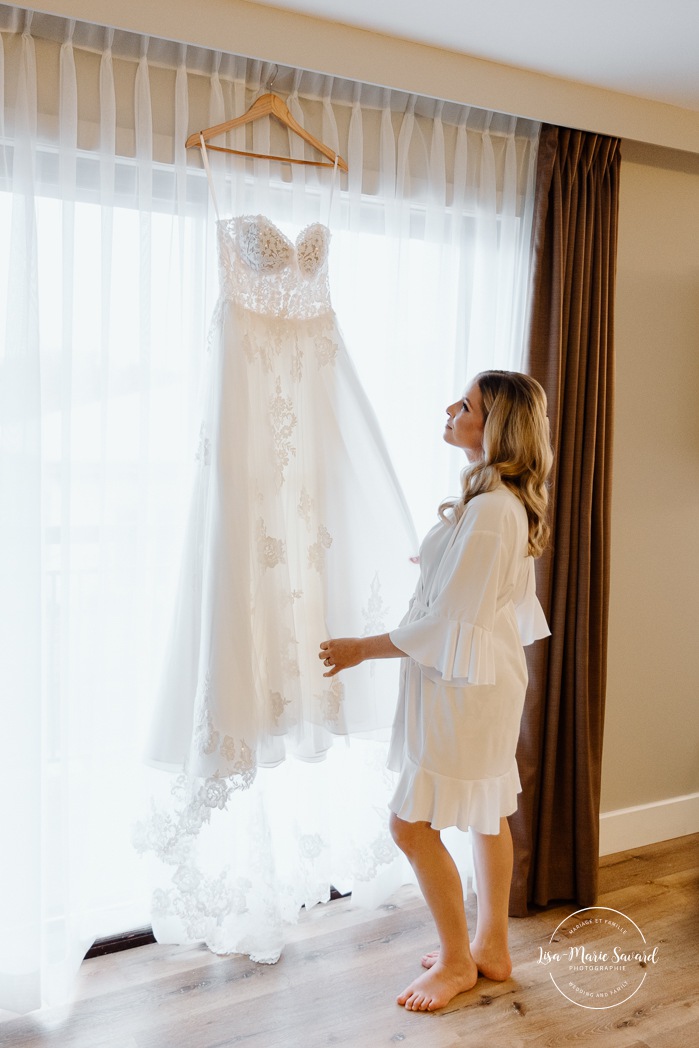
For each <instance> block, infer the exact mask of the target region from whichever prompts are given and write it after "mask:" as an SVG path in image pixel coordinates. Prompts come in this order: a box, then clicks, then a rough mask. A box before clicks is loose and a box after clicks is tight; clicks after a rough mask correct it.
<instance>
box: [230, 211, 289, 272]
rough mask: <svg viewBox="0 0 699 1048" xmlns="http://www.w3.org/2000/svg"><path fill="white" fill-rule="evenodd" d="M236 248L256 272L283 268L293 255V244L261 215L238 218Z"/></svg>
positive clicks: (274, 270)
mask: <svg viewBox="0 0 699 1048" xmlns="http://www.w3.org/2000/svg"><path fill="white" fill-rule="evenodd" d="M238 250H239V251H240V255H241V258H243V259H244V261H245V262H246V264H247V265H248V266H250V268H251V269H254V270H255V271H256V272H258V273H274V272H276V271H277V270H279V269H284V268H285V267H286V266H288V265H289V263H290V262H291V261H292V259H293V257H294V248H293V245H292V244H291V243H290V242H289V241H288V240H287V238H286V237H285V236H284V235H283V233H281V231H280V230H278V229H277V228H276V226H274V225H272V223H271V222H270V221H269V220H267V219H265V218H264V217H263V216H261V215H258V216H255V217H253V218H242V219H240V223H239V229H238Z"/></svg>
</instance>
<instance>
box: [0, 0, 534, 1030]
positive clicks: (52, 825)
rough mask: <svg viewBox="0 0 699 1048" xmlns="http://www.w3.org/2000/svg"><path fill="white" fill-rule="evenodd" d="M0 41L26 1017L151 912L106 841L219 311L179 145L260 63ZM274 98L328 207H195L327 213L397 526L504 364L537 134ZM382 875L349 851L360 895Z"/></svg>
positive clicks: (304, 87) (130, 761)
mask: <svg viewBox="0 0 699 1048" xmlns="http://www.w3.org/2000/svg"><path fill="white" fill-rule="evenodd" d="M0 29H2V37H1V40H0V73H1V74H2V75H1V76H0V92H2V101H3V104H2V106H0V330H2V331H3V332H4V344H3V347H2V356H1V357H0V565H1V567H0V645H1V652H0V691H1V694H2V706H1V710H2V713H1V721H2V722H1V724H0V826H1V828H2V840H3V853H4V854H3V859H2V862H1V863H0V1009H4V1010H6V1011H9V1012H25V1011H29V1010H32V1009H35V1008H38V1007H40V1006H42V1005H49V1004H55V1003H58V1002H62V1001H65V1000H67V999H69V998H70V995H71V987H72V982H73V978H74V974H75V972H76V970H77V968H78V967H79V965H80V962H81V960H82V957H83V956H84V953H85V951H86V949H87V948H88V947H89V946H90V944H91V943H92V941H93V940H94V939H95V938H96V937H98V936H100V935H104V934H109V933H111V932H115V931H120V930H123V929H126V928H130V927H135V926H138V925H142V924H144V923H147V922H148V920H149V912H150V904H149V885H150V872H149V871H147V867H146V866H145V864H144V863H143V862H142V860H141V859H140V858H139V857H138V856H137V855H136V853H135V852H134V849H133V847H132V842H131V828H132V824H133V823H134V821H135V820H137V819H138V818H139V815H140V813H141V810H142V804H143V777H144V773H143V772H142V764H141V751H142V745H143V738H144V736H145V734H146V731H147V727H148V722H149V716H150V710H151V705H152V700H153V696H154V694H155V690H156V684H157V680H158V677H159V674H160V668H161V660H162V655H163V649H164V645H165V640H166V630H167V624H168V614H169V609H170V606H171V602H172V597H173V591H174V586H175V578H176V572H177V565H178V555H179V547H180V542H181V539H182V533H183V530H184V523H185V512H186V499H187V494H188V479H189V474H190V465H191V460H192V456H193V454H194V450H195V448H196V443H197V425H198V421H197V414H196V403H197V385H198V382H199V378H200V374H201V368H200V364H201V361H202V358H203V348H204V346H205V342H206V328H207V322H208V316H209V313H210V310H211V308H212V305H213V302H214V299H215V293H216V287H215V281H216V270H215V261H214V258H213V237H212V229H213V212H212V210H211V204H210V200H209V194H208V188H207V186H206V182H205V179H204V178H203V175H202V171H201V165H200V161H199V158H198V156H197V154H196V152H194V153H190V154H188V155H186V154H185V149H184V140H185V138H186V136H187V134H188V133H189V132H190V131H191V130H193V129H196V128H198V127H206V126H209V125H211V124H214V123H217V122H220V121H221V120H223V119H225V118H227V117H229V116H230V115H233V114H238V113H240V112H242V111H243V110H244V109H245V108H246V107H247V105H249V104H250V102H251V101H252V99H253V98H254V97H255V95H256V93H257V92H258V91H259V90H260V89H264V85H265V81H266V80H267V78H268V77H269V75H270V73H271V72H272V70H270V69H269V67H267V66H263V65H262V64H260V63H259V62H255V61H252V60H249V59H240V58H236V57H234V56H230V55H223V54H215V53H211V52H205V51H201V50H197V49H194V48H188V47H183V46H180V45H173V44H170V43H168V42H166V41H160V40H154V39H150V40H149V39H145V38H144V39H142V38H138V37H135V36H133V35H131V34H126V33H121V32H118V31H117V32H115V31H113V30H109V29H104V28H101V27H96V26H87V25H82V24H80V23H74V22H70V21H63V20H60V19H57V18H53V17H51V16H44V15H34V16H32V15H31V14H28V13H25V12H23V11H21V10H20V9H18V8H10V7H4V6H0ZM274 89H275V91H276V90H278V91H279V93H280V94H282V95H283V96H285V97H287V99H288V104H289V107H290V109H291V111H292V113H294V114H295V115H296V116H297V118H298V119H299V120H300V121H301V122H302V123H303V124H304V125H305V126H306V127H308V128H309V129H310V130H311V131H312V132H313V133H314V134H316V135H317V136H318V137H320V138H322V139H323V140H324V141H325V142H327V143H328V144H330V145H331V146H333V148H337V149H339V151H340V153H342V154H343V155H344V156H345V158H346V159H347V160H348V163H349V168H350V170H349V175H348V176H345V177H344V178H343V180H342V181H341V183H340V184H339V186H338V187H337V188H336V190H335V192H334V195H333V196H332V211H330V207H331V199H330V179H329V177H328V173H327V172H324V171H320V170H319V169H314V168H308V169H307V168H303V167H300V166H293V167H285V166H284V165H280V164H274V163H269V162H265V161H248V162H243V161H241V160H239V159H234V158H232V157H216V158H215V160H214V169H215V171H214V174H215V180H216V184H217V190H218V197H219V202H220V206H221V210H222V212H223V213H240V212H242V211H254V212H258V211H259V212H264V213H266V214H267V215H269V216H270V217H271V218H272V219H273V220H275V221H277V222H278V223H279V224H280V225H281V226H282V228H285V229H287V230H288V231H289V232H295V231H297V230H298V228H300V227H301V226H303V225H305V224H306V223H308V222H311V221H315V220H317V219H319V218H320V219H321V220H326V219H327V216H328V214H329V213H330V226H331V229H332V231H333V248H332V256H331V272H332V280H333V295H334V302H335V308H336V310H337V312H338V315H339V318H340V322H341V326H342V327H343V330H344V333H345V336H346V339H347V342H348V346H349V349H350V352H351V353H352V355H353V357H354V360H355V363H356V366H357V368H358V370H359V372H360V376H361V378H362V381H363V382H364V384H365V388H366V389H367V392H368V393H369V395H370V397H371V399H372V401H373V403H374V406H375V408H376V410H377V413H378V416H379V420H380V422H381V425H382V428H383V430H384V435H385V437H386V440H387V443H388V445H389V449H390V451H391V453H392V455H393V457H394V461H395V465H396V469H397V471H398V473H399V476H400V479H401V481H402V482H403V484H404V486H405V490H406V494H407V496H408V499H409V502H410V504H411V508H412V511H413V513H414V516H415V520H416V524H417V527H418V530H419V531H421V532H422V531H424V530H425V528H426V527H428V526H429V525H430V524H431V523H432V520H433V517H434V511H435V506H436V504H437V503H438V502H439V500H440V499H441V498H442V497H443V496H444V495H445V494H446V493H447V492H449V491H450V490H452V491H453V490H455V488H456V484H457V476H458V469H459V467H460V466H461V461H460V460H459V459H458V458H456V457H454V453H453V452H450V451H449V449H447V448H445V447H444V446H443V445H442V443H441V436H440V434H441V431H442V417H443V410H444V405H445V404H446V403H448V402H450V401H451V400H452V399H453V398H454V395H455V390H456V391H458V389H459V387H460V386H462V385H463V384H464V382H465V380H466V378H467V376H468V375H469V374H473V373H474V372H475V371H477V370H478V369H479V368H481V367H484V366H506V367H507V366H517V365H518V364H519V360H520V347H521V338H522V328H523V316H522V312H523V300H524V289H525V286H526V280H527V256H528V240H529V231H530V221H531V209H532V200H533V193H532V189H533V176H534V167H535V155H536V144H537V136H538V125H534V124H531V123H525V122H522V121H517V120H515V119H514V118H511V117H503V116H499V115H495V114H487V113H483V112H481V111H474V112H469V111H467V110H464V109H462V108H460V107H457V106H454V105H450V104H447V103H441V102H435V101H434V100H428V99H422V98H417V97H414V96H406V95H401V94H399V93H396V92H389V91H384V90H382V89H379V88H373V87H368V86H364V85H358V84H348V83H345V82H341V81H339V80H333V79H332V78H325V77H320V76H317V75H314V74H308V73H302V72H299V71H294V70H288V69H280V70H278V71H277V79H276V81H275V85H274ZM247 133H248V135H251V136H252V142H253V144H254V148H255V149H258V150H260V151H266V146H267V145H269V144H271V145H274V147H275V150H276V149H280V150H292V151H298V150H299V149H301V148H302V144H301V143H300V141H299V140H296V139H290V140H288V139H287V137H286V132H284V131H282V130H281V129H279V128H277V127H270V126H269V124H265V123H259V124H255V125H253V127H252V128H251V129H248V132H247ZM243 134H244V133H243V132H240V131H239V132H236V139H235V141H234V142H233V143H232V144H240V143H241V142H242V141H243ZM280 136H281V137H280ZM250 141H251V139H250V138H248V143H249V142H250ZM401 614H402V609H396V617H397V619H398V618H399V617H400V615H401ZM343 760H344V757H343V755H342V754H340V755H339V756H338V761H339V762H342V761H343ZM371 760H372V761H373V762H374V764H376V763H377V762H376V755H375V754H373V752H372V756H371ZM328 763H330V762H328ZM310 771H311V772H312V771H313V768H311V769H310ZM375 771H376V781H379V780H381V777H382V772H381V771H380V770H379V769H377V768H375ZM287 773H288V770H286V771H284V772H281V771H280V774H287ZM269 774H270V775H274V774H275V772H270V773H269ZM301 774H305V772H302V773H301ZM321 774H323V775H327V774H328V771H327V769H326V770H325V771H324V772H322V773H321ZM318 781H320V780H315V783H317V782H318ZM370 781H373V780H371V778H370V777H367V780H366V782H367V783H369V782H370ZM294 789H295V790H297V791H301V790H304V789H307V790H308V791H309V795H310V794H314V793H315V794H316V795H317V793H318V788H317V785H314V780H309V782H308V783H306V784H305V785H299V784H298V783H296V784H295V786H294ZM360 789H361V787H360ZM300 797H301V793H300V792H298V793H297V796H296V798H295V801H296V804H297V805H301V804H302V803H303V802H302V801H301V800H300ZM372 802H373V804H374V807H376V809H377V811H376V812H375V813H374V814H375V817H376V819H378V820H379V821H380V820H381V819H382V818H384V817H385V812H384V808H383V800H379V801H377V799H376V797H374V798H373V799H372V797H367V799H366V804H367V806H369V807H371V805H372ZM255 803H257V801H255V800H254V799H252V798H251V799H250V804H255ZM309 803H310V802H309ZM324 817H325V818H326V820H327V822H328V823H330V822H332V821H335V822H337V811H333V810H331V809H330V810H327V811H326V812H325V815H324ZM369 832H370V831H369V829H368V830H367V833H369ZM372 832H373V831H372ZM306 836H307V839H306V840H305V845H304V846H305V849H306V852H305V857H306V860H307V869H310V870H311V874H309V878H310V882H312V884H311V888H310V889H309V890H308V891H307V892H306V895H303V892H302V893H301V894H302V901H304V900H305V901H308V902H312V901H314V900H315V898H317V897H322V891H323V890H325V889H324V888H323V886H322V885H321V884H320V882H321V881H322V877H323V871H320V873H319V872H318V870H317V869H316V868H315V867H314V864H313V849H314V841H313V840H312V839H311V838H309V837H308V835H306ZM377 839H378V838H377ZM382 839H383V838H382ZM280 843H281V842H280ZM374 843H375V841H374ZM355 858H356V856H355ZM388 858H390V856H388V855H386V856H384V855H382V854H380V848H379V850H378V851H377V850H376V849H375V850H374V852H373V853H372V854H369V855H368V857H367V856H366V855H365V856H364V857H363V859H362V863H363V868H364V870H365V871H366V876H367V880H368V881H370V880H371V879H372V877H373V876H374V875H375V874H377V873H378V872H380V868H383V866H385V865H386V862H385V860H386V859H388ZM277 861H278V857H277ZM267 874H269V870H268V871H266V872H265V871H264V870H258V871H256V876H257V877H258V880H257V884H258V886H259V893H264V891H265V890H267V891H271V892H273V891H274V890H275V887H274V880H273V878H271V877H270V876H267ZM350 879H351V878H350ZM341 886H342V887H345V885H344V884H343V885H341ZM306 887H307V886H306ZM304 890H306V889H305V888H304ZM259 893H258V894H259ZM314 893H315V894H314ZM297 901H298V898H297V896H294V898H293V899H292V900H291V903H290V904H289V905H288V906H287V911H288V912H286V911H285V913H284V917H285V918H288V919H293V908H294V906H295V905H296V904H297ZM258 902H259V904H260V905H263V904H264V898H263V897H262V896H260V898H258ZM176 934H177V933H176V932H173V935H176Z"/></svg>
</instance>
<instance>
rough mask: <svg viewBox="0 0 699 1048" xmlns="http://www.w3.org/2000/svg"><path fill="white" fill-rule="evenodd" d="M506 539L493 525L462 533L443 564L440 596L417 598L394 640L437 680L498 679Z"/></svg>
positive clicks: (393, 633) (490, 681)
mask: <svg viewBox="0 0 699 1048" xmlns="http://www.w3.org/2000/svg"><path fill="white" fill-rule="evenodd" d="M501 557H502V540H501V538H500V536H499V535H498V534H496V533H495V532H489V531H477V532H465V533H464V534H463V535H461V536H458V537H457V538H456V539H455V541H454V543H453V544H452V547H451V549H450V550H449V551H448V553H447V554H446V555H445V557H444V560H443V562H442V564H441V565H440V569H439V575H440V577H439V579H438V585H437V586H436V587H435V589H436V596H435V597H434V600H433V601H432V602H431V603H430V604H429V606H428V605H426V604H424V603H421V601H420V600H419V598H418V599H416V600H415V601H414V603H413V605H412V607H411V610H410V612H409V614H408V617H407V618H408V621H406V622H404V623H403V624H402V625H400V626H398V627H397V628H396V629H394V630H391V632H390V633H389V636H390V638H391V640H392V642H393V643H394V644H395V646H396V647H397V648H399V649H400V650H401V651H404V652H405V654H406V655H408V656H409V657H410V658H411V659H414V660H415V662H417V663H419V664H420V667H421V669H422V671H423V673H425V674H426V676H428V677H430V678H432V679H433V680H437V681H443V682H444V683H449V684H453V685H457V686H458V685H464V684H494V683H495V657H494V650H493V626H494V622H495V614H496V609H497V598H498V582H499V573H500V562H501Z"/></svg>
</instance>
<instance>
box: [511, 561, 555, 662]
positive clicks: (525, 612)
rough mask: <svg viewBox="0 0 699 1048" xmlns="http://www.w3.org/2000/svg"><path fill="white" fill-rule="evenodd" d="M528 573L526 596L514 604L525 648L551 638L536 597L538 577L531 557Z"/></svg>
mask: <svg viewBox="0 0 699 1048" xmlns="http://www.w3.org/2000/svg"><path fill="white" fill-rule="evenodd" d="M526 572H527V574H526V579H525V586H524V594H523V596H522V598H521V600H515V602H514V605H515V614H516V615H517V625H518V626H519V636H520V639H521V641H522V644H523V645H524V647H525V648H526V646H527V645H528V644H533V643H534V641H535V640H542V639H543V638H544V637H550V636H551V630H550V629H549V625H548V622H547V621H546V616H545V615H544V609H543V608H542V607H541V604H540V603H539V598H538V597H537V595H536V576H535V574H534V561H533V559H532V558H531V557H527V568H526Z"/></svg>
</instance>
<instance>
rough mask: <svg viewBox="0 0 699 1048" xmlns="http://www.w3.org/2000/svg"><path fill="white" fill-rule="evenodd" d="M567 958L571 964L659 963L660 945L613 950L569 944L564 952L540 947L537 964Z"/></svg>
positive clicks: (550, 962) (615, 948)
mask: <svg viewBox="0 0 699 1048" xmlns="http://www.w3.org/2000/svg"><path fill="white" fill-rule="evenodd" d="M565 960H567V961H568V962H569V963H570V964H582V965H624V964H632V963H633V962H634V961H635V962H637V963H639V964H657V961H658V947H657V946H654V947H653V949H652V950H648V951H644V950H631V951H629V950H620V949H619V947H618V946H614V947H613V948H612V949H611V950H588V949H587V948H586V947H585V946H569V947H568V949H567V950H565V951H564V952H563V953H559V952H557V951H552V950H545V949H544V948H543V946H540V947H539V956H538V958H537V964H552V963H555V962H560V961H565Z"/></svg>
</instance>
